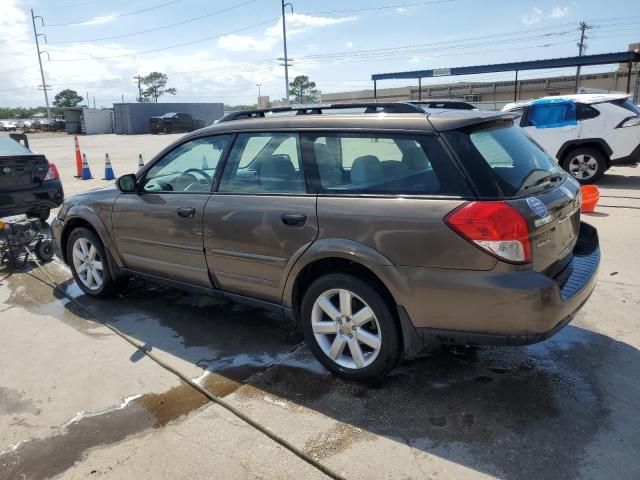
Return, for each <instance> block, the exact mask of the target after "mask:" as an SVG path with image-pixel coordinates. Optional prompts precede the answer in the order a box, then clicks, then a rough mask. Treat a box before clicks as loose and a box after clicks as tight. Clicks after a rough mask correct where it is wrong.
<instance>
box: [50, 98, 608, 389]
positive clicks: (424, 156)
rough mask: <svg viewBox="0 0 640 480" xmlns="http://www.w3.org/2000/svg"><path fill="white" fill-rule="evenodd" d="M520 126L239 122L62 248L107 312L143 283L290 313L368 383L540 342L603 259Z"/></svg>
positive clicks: (73, 207) (63, 215) (255, 118)
mask: <svg viewBox="0 0 640 480" xmlns="http://www.w3.org/2000/svg"><path fill="white" fill-rule="evenodd" d="M358 107H362V108H360V110H361V113H349V114H342V115H340V114H335V113H334V111H335V110H337V109H351V111H353V109H354V108H358ZM287 111H288V113H289V114H288V115H287ZM272 113H276V114H274V115H271V114H272ZM291 113H296V114H295V115H291ZM514 118H515V116H514V115H513V114H507V113H488V112H478V111H453V110H450V111H441V112H438V113H431V114H427V113H425V112H424V111H423V110H422V109H421V108H419V107H417V106H415V105H411V104H407V103H389V104H367V105H362V104H359V105H334V106H322V107H303V108H298V109H291V108H289V109H287V108H284V109H282V108H281V109H274V110H271V111H263V110H257V111H250V112H234V113H232V114H227V115H226V116H225V117H224V118H223V119H221V120H220V121H219V123H217V124H216V125H214V126H211V127H208V128H206V129H203V130H199V131H198V132H194V133H192V134H190V135H186V136H184V137H183V138H181V139H180V140H178V141H176V142H175V143H173V144H172V145H170V146H169V147H167V148H166V149H164V150H163V151H162V152H160V153H159V154H158V155H157V156H156V157H155V158H154V159H153V160H151V161H150V162H149V163H148V164H147V165H146V166H145V167H144V168H143V169H142V170H141V171H140V172H138V173H137V174H135V175H134V174H130V175H125V176H123V177H120V178H119V179H118V182H117V186H118V188H107V189H103V190H99V191H93V192H89V193H86V194H83V195H78V196H75V197H72V198H69V199H67V200H66V201H65V203H64V205H63V207H62V209H61V210H60V212H59V214H58V217H57V219H55V220H54V222H53V224H52V230H53V235H54V243H55V248H56V251H57V253H58V255H59V256H60V257H61V258H62V259H63V260H64V261H65V262H67V263H68V264H69V265H70V266H71V270H72V272H73V275H74V278H75V280H76V282H77V283H78V285H79V286H80V288H82V290H83V291H84V292H86V293H87V294H88V295H91V296H104V295H109V294H111V293H113V292H114V290H115V289H116V288H117V287H118V285H119V283H120V281H121V279H123V278H125V277H128V276H138V277H141V278H145V279H149V280H152V281H157V282H162V283H165V284H168V285H171V286H174V287H178V288H184V289H187V290H191V291H194V292H201V293H204V294H209V295H222V296H225V297H227V298H231V299H234V300H238V301H242V302H248V303H251V304H252V305H260V306H263V307H265V308H269V309H272V310H276V311H279V312H284V313H285V314H286V315H290V316H292V317H295V318H297V319H298V320H299V321H300V323H301V326H302V329H303V331H304V334H305V338H306V341H307V343H308V345H309V347H310V348H311V350H312V351H313V352H314V353H315V355H316V356H317V357H318V359H319V360H320V361H321V362H322V363H323V364H324V365H325V366H326V367H327V368H329V369H330V370H332V371H333V372H336V373H337V374H339V375H341V376H344V377H346V378H349V379H354V380H371V379H374V378H377V377H380V376H381V375H384V374H385V373H386V372H388V371H389V370H390V369H392V368H393V367H394V366H396V365H397V364H398V362H399V361H400V359H401V358H402V357H405V358H410V357H412V356H414V355H416V354H417V353H418V352H419V351H420V350H422V349H423V348H424V347H425V346H426V345H428V344H430V343H434V342H437V343H448V344H473V345H487V344H489V345H496V344H503V345H505V344H506V345H524V344H529V343H534V342H539V341H542V340H544V339H545V338H547V337H549V336H551V335H553V334H554V333H555V332H557V331H558V330H559V329H560V328H562V327H563V326H565V325H566V324H567V323H568V322H569V321H570V320H571V319H572V318H573V316H574V315H575V314H576V312H577V311H578V310H579V309H580V307H581V306H582V305H583V304H584V303H585V302H586V300H587V298H588V297H589V296H590V294H591V292H592V290H593V288H594V286H595V278H596V270H597V267H598V265H599V258H600V257H599V256H600V253H599V242H598V236H597V233H596V230H595V229H594V228H593V227H591V226H589V225H587V224H585V223H582V222H581V221H580V204H581V196H580V189H579V186H578V184H577V183H576V182H575V180H573V179H572V178H571V177H570V175H568V174H566V173H565V172H564V171H563V170H562V169H561V168H560V167H559V166H558V164H557V163H556V162H555V161H554V160H553V159H551V158H550V157H549V156H548V155H547V154H546V153H545V152H544V151H543V150H541V149H540V148H539V147H538V146H537V144H535V143H534V142H533V141H532V140H530V139H529V138H528V137H527V136H526V135H525V134H524V133H523V132H522V130H521V129H520V127H518V126H516V125H514Z"/></svg>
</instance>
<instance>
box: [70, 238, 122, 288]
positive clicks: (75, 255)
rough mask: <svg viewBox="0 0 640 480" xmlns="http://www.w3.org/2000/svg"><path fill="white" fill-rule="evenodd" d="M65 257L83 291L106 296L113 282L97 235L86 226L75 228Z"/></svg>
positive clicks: (104, 252) (103, 249) (105, 254)
mask: <svg viewBox="0 0 640 480" xmlns="http://www.w3.org/2000/svg"><path fill="white" fill-rule="evenodd" d="M67 259H68V260H69V266H70V267H71V272H72V273H73V278H74V279H75V281H76V283H77V284H78V286H79V287H80V289H82V291H83V292H84V293H86V294H87V295H90V296H92V297H108V296H111V295H112V294H113V293H114V291H115V283H114V280H113V275H112V273H111V269H110V268H109V261H108V258H107V253H106V251H105V248H104V246H103V244H102V242H101V241H100V239H99V238H98V236H97V235H96V234H95V233H93V232H92V231H91V230H89V229H87V228H76V229H75V230H73V232H71V235H69V240H68V241H67Z"/></svg>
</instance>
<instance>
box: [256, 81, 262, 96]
mask: <svg viewBox="0 0 640 480" xmlns="http://www.w3.org/2000/svg"><path fill="white" fill-rule="evenodd" d="M261 86H262V84H261V83H256V87H258V100H260V97H261V96H262V95H260V87H261Z"/></svg>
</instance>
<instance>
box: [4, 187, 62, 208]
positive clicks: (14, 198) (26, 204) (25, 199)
mask: <svg viewBox="0 0 640 480" xmlns="http://www.w3.org/2000/svg"><path fill="white" fill-rule="evenodd" d="M63 200H64V191H63V190H62V183H61V182H60V181H59V180H48V181H46V182H43V183H42V185H40V186H39V187H37V188H33V189H28V190H18V191H10V192H6V191H4V192H1V191H0V217H6V216H9V215H22V214H26V213H31V212H37V211H40V210H45V209H50V208H56V207H59V206H60V205H62V201H63Z"/></svg>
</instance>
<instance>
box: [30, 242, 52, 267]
mask: <svg viewBox="0 0 640 480" xmlns="http://www.w3.org/2000/svg"><path fill="white" fill-rule="evenodd" d="M34 251H35V252H36V257H38V260H40V261H41V262H50V261H51V260H53V242H52V241H51V240H49V239H41V240H38V241H37V242H36V245H35V248H34Z"/></svg>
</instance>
